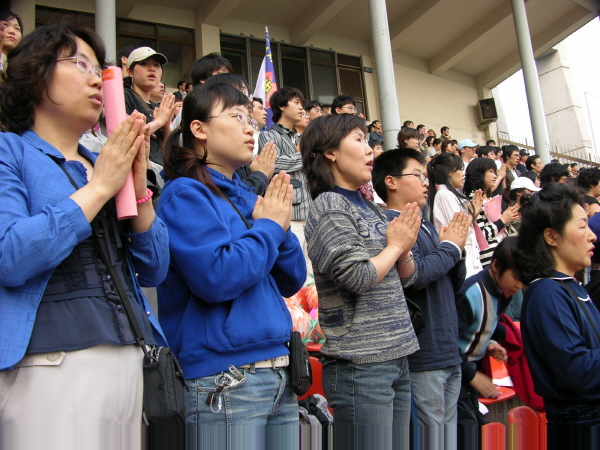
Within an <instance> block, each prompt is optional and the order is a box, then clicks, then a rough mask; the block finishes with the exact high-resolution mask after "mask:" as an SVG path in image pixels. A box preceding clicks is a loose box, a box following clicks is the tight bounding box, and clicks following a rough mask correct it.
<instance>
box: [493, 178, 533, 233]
mask: <svg viewBox="0 0 600 450" xmlns="http://www.w3.org/2000/svg"><path fill="white" fill-rule="evenodd" d="M538 191H541V188H539V187H536V185H535V184H534V183H533V181H532V180H531V178H529V177H527V176H520V177H517V178H515V180H514V181H513V182H512V183H511V185H510V186H508V187H506V188H505V189H504V191H503V192H502V212H504V211H506V210H507V209H508V208H509V207H511V206H515V205H520V204H521V198H522V197H523V195H525V196H529V195H531V194H533V193H534V192H538ZM520 225H521V218H519V219H517V220H515V221H513V222H511V223H509V224H508V225H506V231H505V235H506V236H514V235H516V234H517V232H518V230H519V226H520Z"/></svg>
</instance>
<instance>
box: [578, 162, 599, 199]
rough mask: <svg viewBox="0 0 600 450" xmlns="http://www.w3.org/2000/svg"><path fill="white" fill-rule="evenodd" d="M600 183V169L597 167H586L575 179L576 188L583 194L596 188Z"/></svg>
mask: <svg viewBox="0 0 600 450" xmlns="http://www.w3.org/2000/svg"><path fill="white" fill-rule="evenodd" d="M599 182H600V169H598V168H597V167H586V168H584V169H581V170H580V171H579V176H578V177H577V186H578V187H579V188H580V189H581V190H582V192H583V193H585V194H587V192H588V191H589V190H590V189H591V188H593V187H594V186H597V185H598V183H599Z"/></svg>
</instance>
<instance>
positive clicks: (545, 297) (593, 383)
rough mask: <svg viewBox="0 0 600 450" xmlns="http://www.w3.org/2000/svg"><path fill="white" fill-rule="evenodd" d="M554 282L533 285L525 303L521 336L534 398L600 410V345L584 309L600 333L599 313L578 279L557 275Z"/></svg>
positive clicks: (538, 281)
mask: <svg viewBox="0 0 600 450" xmlns="http://www.w3.org/2000/svg"><path fill="white" fill-rule="evenodd" d="M554 279H556V280H560V281H555V280H554ZM554 279H552V278H544V279H539V280H536V281H534V282H532V283H531V285H530V286H529V288H528V289H527V292H525V298H524V299H523V309H522V311H521V330H522V333H523V344H524V346H525V353H526V354H527V361H528V362H529V369H530V371H531V376H532V378H533V383H534V387H535V392H536V393H537V394H539V395H540V396H542V397H544V399H550V400H553V401H554V402H561V403H562V402H570V403H572V402H581V403H588V402H593V403H595V404H596V405H600V342H599V341H598V337H597V336H596V333H595V332H594V329H593V328H592V324H590V321H589V320H588V318H587V317H586V315H585V313H584V312H583V309H582V308H587V311H588V313H589V315H590V317H591V319H592V321H593V322H594V325H595V326H596V329H597V330H598V331H600V313H599V312H598V309H597V308H596V305H594V303H593V302H592V301H591V300H589V296H588V293H587V292H586V290H585V289H584V288H583V287H582V286H581V285H580V284H579V283H578V282H576V281H575V280H574V279H573V278H571V277H569V276H567V275H565V274H563V273H560V272H554ZM566 286H569V287H570V288H571V289H572V290H573V291H575V293H576V294H577V296H578V297H579V298H581V299H585V300H586V301H584V305H580V304H578V303H577V302H576V300H575V299H574V298H573V295H572V294H571V293H570V292H569V290H568V289H567V288H566Z"/></svg>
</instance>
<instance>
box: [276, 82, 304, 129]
mask: <svg viewBox="0 0 600 450" xmlns="http://www.w3.org/2000/svg"><path fill="white" fill-rule="evenodd" d="M295 98H297V99H298V100H300V103H302V104H304V101H305V100H304V95H303V94H302V92H301V91H300V89H296V88H295V87H284V88H281V89H279V90H277V91H275V93H274V94H273V95H272V96H271V101H270V106H271V111H272V112H273V122H279V119H281V115H282V113H283V112H282V111H281V108H283V107H285V106H287V105H288V103H289V102H290V100H293V99H295Z"/></svg>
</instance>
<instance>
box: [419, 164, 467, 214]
mask: <svg viewBox="0 0 600 450" xmlns="http://www.w3.org/2000/svg"><path fill="white" fill-rule="evenodd" d="M462 168H463V160H462V159H460V156H458V155H455V154H453V153H440V154H439V155H436V156H434V157H433V158H431V161H429V163H427V178H429V206H430V208H431V210H430V211H431V215H432V217H433V205H434V201H435V194H436V193H437V187H436V185H438V184H444V185H446V187H447V188H448V190H449V191H450V192H452V193H453V194H454V195H455V196H456V198H457V199H458V201H459V202H460V203H463V202H464V201H468V200H469V199H468V198H467V197H465V196H464V195H463V194H461V193H460V192H458V191H457V190H456V188H455V187H454V186H453V185H452V180H451V179H450V174H452V173H454V172H456V171H457V170H462Z"/></svg>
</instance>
